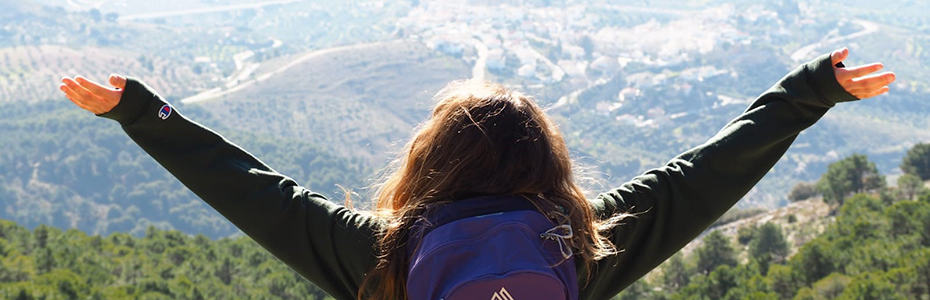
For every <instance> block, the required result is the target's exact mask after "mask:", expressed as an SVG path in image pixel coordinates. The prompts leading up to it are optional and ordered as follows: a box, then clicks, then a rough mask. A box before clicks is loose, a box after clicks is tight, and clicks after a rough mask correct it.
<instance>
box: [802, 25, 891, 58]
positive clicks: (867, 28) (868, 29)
mask: <svg viewBox="0 0 930 300" xmlns="http://www.w3.org/2000/svg"><path fill="white" fill-rule="evenodd" d="M853 23H856V24H858V25H859V26H862V27H863V29H862V30H861V31H857V32H854V33H850V34H848V35H844V36H838V37H834V38H832V39H827V40H823V41H819V42H815V43H812V44H810V45H807V46H804V47H801V48H800V49H798V50H795V51H794V52H793V53H791V60H793V61H796V62H799V61H805V60H808V59H811V58H812V56H813V55H815V53H816V51H817V48H820V47H823V46H826V45H829V44H835V43H839V42H842V41H846V40H851V39H855V38H858V37H862V36H865V35H869V34H873V33H876V32H878V27H879V26H878V23H875V22H871V21H866V20H859V19H856V20H853Z"/></svg>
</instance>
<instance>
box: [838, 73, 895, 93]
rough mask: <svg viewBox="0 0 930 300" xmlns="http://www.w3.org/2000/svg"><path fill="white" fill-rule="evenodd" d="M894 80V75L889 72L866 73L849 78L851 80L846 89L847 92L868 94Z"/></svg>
mask: <svg viewBox="0 0 930 300" xmlns="http://www.w3.org/2000/svg"><path fill="white" fill-rule="evenodd" d="M894 80H895V75H894V73H891V72H882V73H878V74H871V75H866V76H862V77H857V78H853V79H852V80H850V81H851V82H850V83H849V84H848V87H847V90H848V91H849V92H853V91H857V92H860V93H863V94H868V93H871V92H872V91H875V90H878V89H881V88H882V87H887V86H888V85H889V84H891V83H892V82H894ZM860 98H862V97H860ZM866 98H868V97H866Z"/></svg>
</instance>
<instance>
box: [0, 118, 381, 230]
mask: <svg viewBox="0 0 930 300" xmlns="http://www.w3.org/2000/svg"><path fill="white" fill-rule="evenodd" d="M178 108H179V111H182V112H184V113H185V114H187V115H189V116H192V118H194V119H196V120H198V121H199V122H202V123H204V124H208V125H210V126H211V127H212V128H213V129H215V130H217V131H218V132H220V133H222V134H224V135H225V136H226V137H227V138H229V139H231V140H232V141H235V142H237V143H239V145H241V146H242V147H244V148H245V149H248V150H250V151H252V153H255V154H256V155H258V156H259V157H262V158H263V160H264V161H265V162H266V163H268V164H269V165H270V166H271V167H273V168H275V169H276V170H279V171H280V172H283V173H284V174H288V175H289V176H291V177H292V178H294V179H295V180H297V181H298V182H300V183H301V184H304V185H305V186H307V187H308V188H310V189H312V190H314V191H318V192H321V193H323V194H325V195H327V196H329V197H334V198H336V199H340V198H341V196H342V195H343V193H342V191H341V189H339V188H338V187H337V186H336V184H342V185H346V186H349V187H358V186H362V185H365V184H366V183H365V179H364V177H363V176H362V175H359V174H369V173H370V171H369V170H368V169H367V168H366V167H365V166H364V165H362V164H361V163H360V161H359V160H349V159H344V158H340V157H337V156H335V155H332V154H330V153H329V152H326V151H325V150H322V149H320V148H318V147H314V146H312V145H310V144H308V143H306V142H303V141H300V140H296V139H292V138H291V139H289V138H282V137H269V136H262V135H259V134H253V133H248V132H244V131H241V130H233V129H228V128H225V127H223V126H222V125H221V124H218V123H217V122H216V121H214V120H212V119H211V118H210V115H209V114H208V113H206V112H203V111H202V110H198V109H197V108H196V107H189V108H186V107H183V106H179V107H178ZM0 109H2V110H3V111H4V112H5V113H4V117H3V118H2V119H0V132H3V134H2V135H0V145H3V151H2V152H0V218H5V219H10V220H14V221H16V222H18V223H19V224H21V225H23V226H28V227H30V228H31V227H35V226H38V225H40V224H47V225H50V226H55V227H59V228H77V229H80V230H82V231H85V232H89V233H94V234H109V233H112V232H128V233H132V234H135V235H141V234H142V233H143V232H144V231H145V229H146V228H147V227H148V226H157V227H159V228H162V229H179V230H182V231H184V232H196V233H202V234H205V235H207V236H210V237H214V238H216V237H223V236H229V235H233V234H236V233H237V232H238V230H237V229H236V228H235V227H234V226H232V224H230V223H229V222H228V221H226V220H225V219H224V218H223V217H222V216H220V215H219V214H218V213H216V211H214V210H213V209H212V208H210V207H209V206H207V205H206V204H205V203H203V201H201V200H200V199H199V198H198V197H197V196H195V195H194V194H192V193H191V192H190V191H188V190H187V188H185V187H183V186H182V185H181V183H180V182H178V181H177V180H176V179H175V178H174V177H173V176H171V175H170V174H168V172H167V171H165V170H164V169H163V168H162V167H161V166H159V165H158V164H157V163H156V162H155V161H154V160H153V159H152V158H150V157H149V156H148V155H147V154H145V153H144V152H142V150H141V149H140V148H139V147H138V146H136V145H135V144H134V143H132V142H131V141H130V140H129V139H128V138H127V137H126V136H125V133H123V132H122V130H120V128H119V126H118V125H117V124H116V123H115V122H112V121H110V120H105V119H101V118H94V117H93V116H91V115H90V114H87V113H85V112H82V111H78V110H75V109H73V108H72V107H71V103H70V102H66V101H58V102H54V101H46V102H41V103H36V104H31V105H24V104H20V105H13V104H9V103H6V104H2V103H0ZM337 201H338V200H337Z"/></svg>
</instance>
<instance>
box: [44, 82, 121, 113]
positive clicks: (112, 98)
mask: <svg viewBox="0 0 930 300" xmlns="http://www.w3.org/2000/svg"><path fill="white" fill-rule="evenodd" d="M61 82H62V84H61V85H60V86H59V89H60V90H61V91H62V92H64V93H65V96H67V97H68V99H69V100H71V102H74V104H76V105H77V106H79V107H81V108H83V109H85V110H88V111H90V112H92V113H94V114H102V113H105V112H108V111H110V110H111V109H113V107H115V106H116V104H117V103H118V102H119V99H120V97H121V96H122V90H116V89H110V88H106V87H103V86H102V85H100V84H98V83H96V82H93V81H90V80H87V79H86V78H83V77H80V76H78V77H77V78H75V79H71V78H68V77H65V78H62V80H61Z"/></svg>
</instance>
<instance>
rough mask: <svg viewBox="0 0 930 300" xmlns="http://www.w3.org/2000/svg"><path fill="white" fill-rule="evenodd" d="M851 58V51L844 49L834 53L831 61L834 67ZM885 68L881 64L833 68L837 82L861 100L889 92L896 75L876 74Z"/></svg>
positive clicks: (831, 55)
mask: <svg viewBox="0 0 930 300" xmlns="http://www.w3.org/2000/svg"><path fill="white" fill-rule="evenodd" d="M848 56H849V49H847V48H843V49H840V50H836V51H833V53H831V54H830V59H831V60H832V62H833V65H834V66H835V65H836V64H838V63H840V62H842V61H844V60H846V57H848ZM883 67H884V66H883V65H882V64H881V63H871V64H868V65H864V66H856V67H851V68H837V67H833V72H834V75H835V76H836V81H837V82H839V84H840V86H842V87H843V89H845V90H846V92H847V93H849V94H850V95H853V96H855V97H856V98H859V99H866V98H872V97H875V96H878V95H881V94H884V93H887V92H888V85H889V84H891V83H892V82H894V80H895V75H894V73H892V72H882V73H877V74H876V73H875V72H878V71H879V70H881V69H882V68H883Z"/></svg>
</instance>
